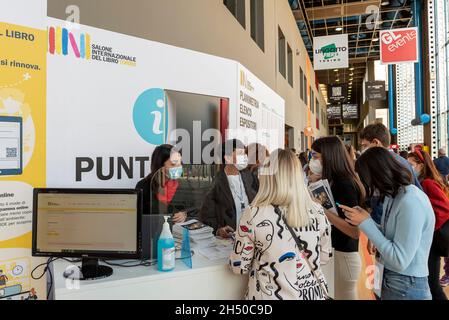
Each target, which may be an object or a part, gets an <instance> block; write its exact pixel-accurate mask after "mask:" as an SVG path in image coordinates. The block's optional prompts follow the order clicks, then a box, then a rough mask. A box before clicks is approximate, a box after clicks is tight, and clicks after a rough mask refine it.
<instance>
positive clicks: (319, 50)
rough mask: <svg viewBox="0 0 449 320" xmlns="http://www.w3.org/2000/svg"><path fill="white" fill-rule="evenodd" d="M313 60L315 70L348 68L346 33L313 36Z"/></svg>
mask: <svg viewBox="0 0 449 320" xmlns="http://www.w3.org/2000/svg"><path fill="white" fill-rule="evenodd" d="M313 61H314V68H315V70H327V69H335V68H337V69H339V68H348V66H349V48H348V35H347V34H339V35H335V36H324V37H316V38H313Z"/></svg>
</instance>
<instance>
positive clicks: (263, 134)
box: [233, 65, 285, 151]
mask: <svg viewBox="0 0 449 320" xmlns="http://www.w3.org/2000/svg"><path fill="white" fill-rule="evenodd" d="M238 74H239V86H238V90H239V92H238V97H239V110H238V121H237V122H238V132H236V133H235V134H233V136H234V137H239V138H240V139H242V140H244V141H243V142H244V143H245V144H246V145H248V144H250V143H253V142H260V143H262V144H263V145H265V146H266V147H267V148H268V150H270V151H272V150H274V149H276V148H280V147H282V146H283V144H284V131H285V125H284V124H285V119H284V117H285V116H284V100H283V99H282V98H281V97H279V96H278V95H277V94H276V93H275V92H274V91H273V90H271V89H270V88H269V87H268V86H267V85H266V84H264V83H263V82H262V81H260V80H259V79H257V78H256V77H255V76H254V75H253V74H252V73H251V72H250V71H249V70H247V69H246V68H244V67H243V66H241V65H239V73H238Z"/></svg>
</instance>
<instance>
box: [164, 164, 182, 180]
mask: <svg viewBox="0 0 449 320" xmlns="http://www.w3.org/2000/svg"><path fill="white" fill-rule="evenodd" d="M182 174H183V169H182V167H174V168H170V169H168V177H169V178H170V179H171V180H177V179H179V178H181V176H182Z"/></svg>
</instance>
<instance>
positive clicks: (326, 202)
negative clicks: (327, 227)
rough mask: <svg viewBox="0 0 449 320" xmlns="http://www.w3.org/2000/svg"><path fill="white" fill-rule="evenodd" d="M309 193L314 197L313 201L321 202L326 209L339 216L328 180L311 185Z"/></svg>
mask: <svg viewBox="0 0 449 320" xmlns="http://www.w3.org/2000/svg"><path fill="white" fill-rule="evenodd" d="M309 192H310V194H311V195H312V197H313V199H315V200H316V201H317V202H319V203H320V204H321V205H322V206H323V208H324V209H326V210H329V211H332V212H333V213H335V214H337V206H336V205H335V201H334V197H333V196H332V192H331V187H330V185H329V181H327V179H325V180H319V181H317V182H314V183H311V184H310V185H309Z"/></svg>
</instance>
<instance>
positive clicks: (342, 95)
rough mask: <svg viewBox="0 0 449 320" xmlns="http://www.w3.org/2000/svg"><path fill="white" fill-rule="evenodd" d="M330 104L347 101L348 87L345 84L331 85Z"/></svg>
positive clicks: (328, 92)
mask: <svg viewBox="0 0 449 320" xmlns="http://www.w3.org/2000/svg"><path fill="white" fill-rule="evenodd" d="M327 94H328V99H329V102H330V103H340V102H343V101H344V100H345V99H346V95H347V86H346V85H345V84H330V85H329V86H328V90H327Z"/></svg>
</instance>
